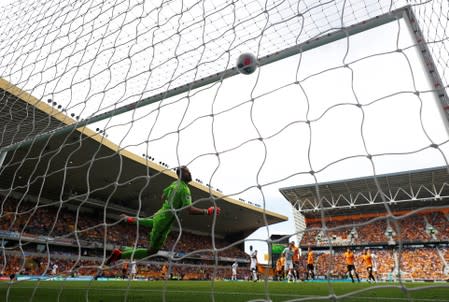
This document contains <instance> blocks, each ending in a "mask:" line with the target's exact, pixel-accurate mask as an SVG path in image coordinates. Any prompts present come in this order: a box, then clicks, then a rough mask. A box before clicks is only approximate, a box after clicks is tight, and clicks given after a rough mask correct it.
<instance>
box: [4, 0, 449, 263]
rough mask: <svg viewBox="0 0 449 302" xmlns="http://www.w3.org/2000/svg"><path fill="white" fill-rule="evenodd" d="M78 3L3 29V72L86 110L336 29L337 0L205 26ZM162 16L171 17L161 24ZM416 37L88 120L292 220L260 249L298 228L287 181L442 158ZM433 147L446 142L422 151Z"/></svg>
mask: <svg viewBox="0 0 449 302" xmlns="http://www.w3.org/2000/svg"><path fill="white" fill-rule="evenodd" d="M9 1H10V2H11V3H14V0H9ZM271 2H272V1H270V3H271ZM293 2H294V1H292V3H293ZM381 2H382V1H381ZM6 3H7V1H5V0H3V1H2V5H3V4H6ZM15 3H18V5H24V4H23V3H24V2H23V1H16V2H15ZM83 3H87V2H86V1H79V2H77V4H78V6H75V5H74V8H73V9H74V10H75V8H76V9H77V10H76V11H77V14H75V13H67V14H65V13H64V12H65V9H67V8H66V7H65V8H62V7H60V8H58V9H54V8H53V7H51V6H50V4H48V5H49V6H48V7H45V6H43V11H45V13H44V14H46V15H48V18H47V19H48V20H52V21H51V22H49V21H46V20H47V19H44V20H41V21H40V22H38V24H37V25H36V24H35V23H36V22H34V23H30V24H26V22H24V23H23V29H22V28H20V27H19V28H17V27H11V28H10V30H11V31H13V30H15V31H17V33H15V34H10V35H9V36H8V37H10V39H14V38H15V37H21V34H19V33H22V32H23V33H24V34H23V36H22V37H21V39H19V38H17V40H14V42H12V43H11V42H9V43H8V44H4V45H2V44H1V43H2V42H1V41H2V39H1V37H2V36H0V49H2V46H3V49H4V52H3V53H2V52H0V74H3V75H7V78H9V79H10V80H11V82H13V83H20V84H18V86H19V87H22V88H24V89H26V90H27V91H29V92H30V93H32V94H33V95H35V96H37V97H40V98H42V99H43V100H45V99H47V98H52V99H53V100H55V101H57V102H58V104H61V105H63V107H64V108H67V113H68V114H70V113H75V114H76V115H79V116H81V117H84V118H87V117H89V116H91V115H97V114H99V113H104V112H107V111H109V110H111V109H113V108H116V107H120V106H123V105H126V104H132V102H135V101H137V100H140V99H142V98H146V97H149V96H152V95H156V94H157V93H164V92H165V91H167V90H169V89H171V88H173V87H176V86H179V85H182V84H184V83H189V82H190V81H192V80H196V79H199V78H202V77H204V76H207V75H210V74H214V73H216V72H220V71H223V70H224V69H228V68H231V67H233V66H234V65H235V61H236V57H237V56H238V54H239V53H242V52H251V53H254V54H255V55H259V57H260V56H263V55H266V54H268V53H271V52H274V51H279V50H282V49H283V48H285V47H288V46H291V45H293V44H294V43H296V42H298V41H301V42H302V41H306V40H307V39H310V38H313V37H315V36H316V35H318V34H322V33H323V32H326V28H333V27H335V26H338V25H341V21H342V19H341V18H340V17H339V15H338V14H337V12H336V10H337V8H338V5H341V4H342V3H343V1H334V2H333V3H331V4H330V5H328V6H326V5H324V4H322V7H317V8H316V9H315V8H314V7H313V6H311V5H309V6H308V7H307V5H308V3H313V1H303V2H301V3H302V5H305V7H304V8H302V11H304V12H310V14H309V15H307V14H305V15H306V16H307V18H304V19H303V20H301V19H298V18H296V19H295V18H293V17H292V16H295V12H296V11H295V9H293V8H292V5H290V6H289V5H286V3H289V2H288V1H284V2H282V3H283V5H280V6H277V7H275V8H273V9H270V10H269V11H270V17H269V18H268V19H267V18H266V16H264V14H261V15H258V14H254V11H257V10H258V9H261V8H263V6H264V4H265V2H264V1H247V4H248V5H247V7H245V9H247V10H248V11H244V10H243V7H241V9H242V10H235V11H233V10H232V9H233V7H232V6H223V7H222V8H221V11H220V12H221V13H217V14H214V15H210V16H209V17H208V18H206V20H208V21H207V22H204V23H201V22H197V21H196V20H198V16H202V13H203V12H202V11H201V9H200V8H201V7H196V6H195V7H192V9H191V10H189V11H186V12H184V13H183V14H180V15H179V17H177V18H170V17H169V16H173V12H176V11H177V9H178V10H179V9H181V8H179V7H176V4H173V6H172V7H169V8H170V9H168V8H167V11H165V10H163V11H162V12H160V14H156V13H155V12H154V11H152V10H151V8H148V7H143V6H138V5H137V6H134V7H131V8H130V7H122V6H120V5H119V6H118V7H117V8H116V9H115V10H112V11H106V10H105V11H103V12H98V11H97V10H96V9H95V8H92V7H91V8H90V9H87V8H86V7H85V6H84V5H82V4H83ZM93 3H95V1H93ZM186 3H187V2H186ZM347 3H350V4H351V5H348V7H346V10H345V18H344V21H346V22H353V21H354V20H356V21H361V20H362V19H364V18H367V17H369V15H367V14H366V13H364V12H363V7H364V6H363V5H362V6H361V7H360V6H358V5H356V4H357V3H359V2H357V1H348V2H347ZM373 3H376V5H378V3H379V2H378V1H366V2H365V3H364V5H365V6H366V7H369V5H370V4H373ZM383 3H384V4H385V3H386V4H388V3H389V2H388V1H383ZM45 5H47V4H45ZM379 6H380V5H379ZM398 6H399V4H398ZM324 8H325V9H324ZM375 8H376V9H377V8H378V7H377V6H376V7H375ZM211 9H212V8H211ZM251 9H252V11H251ZM351 9H352V12H351ZM30 11H31V10H30ZM67 11H70V10H68V9H67ZM126 11H129V14H125V13H123V12H126ZM334 11H335V12H334ZM233 12H235V16H234V18H236V19H237V20H238V21H239V22H240V23H239V22H237V21H236V19H233ZM32 13H34V11H33V12H30V14H32ZM96 14H98V15H96ZM165 14H166V15H165ZM373 14H374V15H375V13H373ZM143 16H144V17H145V18H143ZM250 16H254V18H253V19H249V17H250ZM346 16H347V17H346ZM139 17H142V18H141V19H139ZM146 17H148V18H146ZM371 17H372V16H371ZM70 18H73V21H71V22H67V21H66V20H67V19H70ZM107 18H111V20H113V21H109V22H106V21H105V20H107ZM157 18H159V23H160V24H163V26H161V27H157V28H155V27H154V20H155V19H157ZM80 20H82V21H80ZM133 20H134V21H133ZM135 20H142V21H140V22H137V21H135ZM199 20H201V19H199ZM311 20H312V21H313V22H312V21H311ZM0 22H1V21H0ZM81 22H84V24H89V26H82V23H81ZM269 23H270V24H272V26H266V24H269ZM317 23H318V24H317ZM320 23H321V24H320ZM47 24H50V25H48V26H47ZM189 24H194V25H192V26H189ZM21 25H22V24H21ZM91 28H95V30H93V31H92V30H91ZM204 28H207V31H206V30H204ZM27 30H28V31H29V32H33V31H34V32H36V33H37V32H39V31H40V32H41V33H42V32H47V34H40V35H42V36H43V37H47V38H42V39H39V38H38V39H34V36H35V35H32V34H28V31H27ZM178 33H181V34H178ZM254 33H255V34H254ZM262 33H263V34H262ZM298 33H300V34H299V35H298ZM37 36H39V35H37ZM26 39H28V41H27V42H26V43H25V42H22V41H25V40H26ZM51 39H53V40H51ZM3 41H6V40H5V39H4V40H3ZM50 41H52V42H50ZM205 41H208V43H207V44H205V45H207V46H205V47H203V42H205ZM412 44H413V42H412V40H411V38H410V34H409V32H408V30H407V27H406V25H405V23H404V22H392V23H390V24H388V25H386V26H382V27H379V28H377V29H373V30H370V31H369V32H365V33H362V34H358V35H355V36H351V37H349V38H345V39H342V40H339V41H336V42H334V43H331V44H328V45H325V46H322V47H320V48H317V49H314V50H310V51H307V52H304V53H302V54H300V55H295V56H291V57H289V58H286V59H283V60H281V61H278V62H276V63H272V64H269V65H265V66H262V67H260V68H258V69H257V70H256V72H255V73H254V74H251V75H242V74H239V75H236V76H234V77H231V78H228V79H225V80H223V81H221V82H217V83H214V84H210V85H206V86H204V87H202V88H200V89H196V90H191V91H189V92H188V93H184V94H180V95H177V96H174V97H171V98H164V99H163V100H162V101H161V102H157V103H155V104H152V105H148V106H146V107H142V108H139V109H137V110H132V111H130V112H128V113H125V114H121V115H118V116H114V117H113V118H110V119H106V120H104V121H101V122H98V123H95V124H91V125H90V126H89V127H90V128H92V129H96V128H99V129H105V131H106V134H107V138H108V139H110V140H112V141H113V142H114V143H116V144H118V145H120V146H121V147H123V148H125V149H127V150H130V151H132V152H135V153H136V154H146V155H148V156H152V157H154V158H155V161H156V162H159V161H161V162H164V163H167V164H168V165H169V166H170V167H175V166H178V165H180V164H188V165H189V167H190V169H191V171H192V174H193V178H194V179H196V178H198V179H201V180H202V181H203V183H208V184H210V185H211V186H212V187H214V188H219V189H220V190H221V191H223V193H224V194H226V195H229V196H231V197H233V198H236V199H239V198H242V199H244V200H246V201H251V202H254V203H257V204H260V205H262V206H264V207H266V209H268V210H271V211H274V212H278V213H281V214H284V215H286V216H288V217H289V221H288V222H285V223H280V224H277V225H274V226H270V227H269V228H268V229H267V228H262V229H260V230H258V231H256V232H255V233H254V234H252V235H251V236H250V238H249V239H251V240H261V241H251V240H248V243H247V244H246V249H247V248H248V246H249V245H254V246H256V248H258V249H259V250H260V251H264V250H266V245H265V244H264V243H263V242H262V241H263V240H265V239H267V238H268V236H269V235H271V234H286V235H293V234H294V233H295V229H294V225H293V216H292V211H291V206H290V205H289V203H288V202H287V201H286V200H285V199H284V198H283V197H282V196H281V194H280V193H279V188H282V187H288V186H295V185H304V184H313V183H315V181H317V182H325V181H331V180H340V179H346V178H354V177H361V176H367V175H373V173H374V172H375V173H376V174H383V173H391V172H398V171H404V170H410V169H419V168H425V167H430V166H440V165H444V164H445V156H446V154H447V144H446V143H445V141H446V140H447V138H448V137H447V136H448V135H447V132H446V130H445V126H444V123H443V121H442V119H441V117H440V113H439V111H438V107H437V105H436V104H437V102H436V99H435V95H434V93H433V92H429V90H430V89H431V88H430V85H429V82H428V80H427V78H426V74H425V72H424V69H423V66H422V63H421V61H420V59H419V57H418V55H417V50H416V49H415V48H413V47H411V45H412ZM37 45H39V47H37ZM398 50H401V51H398ZM440 55H441V57H440V59H442V60H443V61H445V59H447V58H445V57H444V54H441V53H440ZM446 61H447V60H446ZM9 62H15V64H11V63H9ZM149 66H150V67H151V68H150V69H149ZM416 91H419V92H420V93H419V94H416V93H415V92H416ZM432 143H435V144H437V145H438V146H439V147H440V148H439V149H431V148H430V149H429V148H426V147H427V146H429V145H430V144H432ZM217 154H218V156H217ZM367 154H373V155H376V156H375V157H374V158H373V159H372V160H369V159H368V158H366V155H367ZM311 170H313V171H315V172H316V173H315V174H314V176H312V175H311V174H310V173H308V172H309V171H311ZM315 178H316V179H315ZM268 232H269V233H268ZM262 256H263V252H262V253H259V257H262ZM259 260H260V261H262V262H263V259H262V258H260V259H259Z"/></svg>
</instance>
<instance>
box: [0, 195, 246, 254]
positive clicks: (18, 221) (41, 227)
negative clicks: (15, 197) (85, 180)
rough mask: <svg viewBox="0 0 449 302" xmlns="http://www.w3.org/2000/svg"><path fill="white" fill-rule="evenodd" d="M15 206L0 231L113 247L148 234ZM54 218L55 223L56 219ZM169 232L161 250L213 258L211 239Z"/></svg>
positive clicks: (219, 244) (226, 248)
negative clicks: (198, 253) (192, 253)
mask: <svg viewBox="0 0 449 302" xmlns="http://www.w3.org/2000/svg"><path fill="white" fill-rule="evenodd" d="M16 205H17V202H16V203H13V202H9V203H5V204H4V207H3V214H2V215H1V219H0V228H1V229H2V230H7V231H10V232H19V233H22V234H35V235H45V236H49V237H56V238H58V237H59V238H64V239H71V240H72V241H73V242H74V243H75V244H76V240H77V239H78V240H84V241H86V242H99V243H103V242H104V241H105V240H106V242H107V243H109V244H111V245H114V246H133V245H134V243H135V242H137V246H146V242H147V240H148V238H147V233H148V230H147V229H146V228H144V227H143V226H140V227H139V228H137V226H136V225H133V224H127V223H124V222H120V221H118V220H115V221H114V220H111V219H106V223H105V221H103V219H102V218H101V217H100V218H99V217H98V215H93V214H86V213H83V214H79V213H76V212H74V211H70V210H67V209H61V210H58V208H57V207H53V206H39V207H33V205H31V204H29V203H22V207H21V208H19V209H17V208H16ZM55 218H56V219H55ZM178 235H179V232H175V231H174V232H172V233H171V234H170V235H169V237H168V239H167V240H166V242H165V245H164V246H163V248H162V249H163V250H168V251H171V250H172V249H173V250H174V251H175V252H178V253H190V252H194V251H196V250H200V249H201V250H210V252H203V253H202V255H204V254H208V255H212V253H211V252H212V250H213V244H212V237H211V236H199V235H193V234H191V233H187V232H182V234H181V237H180V239H179V240H178ZM214 241H215V248H217V249H220V250H221V251H220V252H219V255H218V256H221V257H228V258H246V257H247V255H246V254H245V253H244V252H243V251H242V250H241V249H239V248H237V247H235V246H230V243H229V242H226V241H225V240H222V239H220V238H217V237H215V238H214Z"/></svg>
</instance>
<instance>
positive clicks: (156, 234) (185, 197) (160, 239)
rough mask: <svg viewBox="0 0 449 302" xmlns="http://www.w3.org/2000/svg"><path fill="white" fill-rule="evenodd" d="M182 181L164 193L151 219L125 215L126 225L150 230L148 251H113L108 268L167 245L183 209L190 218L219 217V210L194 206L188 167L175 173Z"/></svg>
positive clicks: (107, 263) (141, 256)
mask: <svg viewBox="0 0 449 302" xmlns="http://www.w3.org/2000/svg"><path fill="white" fill-rule="evenodd" d="M176 174H177V175H178V178H179V180H176V181H174V182H173V183H172V184H171V185H169V186H168V187H167V188H165V189H164V191H163V193H162V201H163V205H162V208H161V209H160V210H159V211H157V212H156V213H155V214H154V215H153V216H152V217H151V218H135V217H130V216H126V215H122V217H123V218H124V219H125V221H126V222H127V223H130V224H137V223H138V224H139V225H141V226H145V227H148V228H150V229H151V231H150V233H149V234H148V242H149V247H148V248H134V247H124V248H122V249H121V250H119V249H114V250H113V251H112V254H111V256H109V258H108V259H107V260H106V265H109V264H111V263H113V262H115V261H117V260H119V259H130V258H131V256H132V255H133V254H134V257H133V258H134V259H142V258H145V257H148V256H150V255H153V254H155V253H157V252H158V251H159V249H160V248H161V247H162V246H163V245H164V242H165V240H166V239H167V236H168V234H169V233H170V230H171V226H172V224H173V222H174V221H175V219H176V218H175V214H174V211H175V210H178V209H180V208H182V207H187V211H188V213H189V214H190V215H213V214H216V215H219V214H220V208H218V207H210V208H208V209H200V208H196V207H194V206H192V197H191V194H190V189H189V187H188V185H187V184H188V183H189V182H190V181H191V180H192V175H191V174H190V171H189V169H188V168H187V167H186V166H182V167H180V168H178V169H177V170H176Z"/></svg>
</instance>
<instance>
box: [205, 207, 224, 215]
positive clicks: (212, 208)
mask: <svg viewBox="0 0 449 302" xmlns="http://www.w3.org/2000/svg"><path fill="white" fill-rule="evenodd" d="M220 211H221V210H220V208H219V207H210V208H209V209H207V215H209V216H210V215H212V214H214V212H215V213H216V214H217V215H220Z"/></svg>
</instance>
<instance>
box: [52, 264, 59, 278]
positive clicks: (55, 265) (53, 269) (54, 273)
mask: <svg viewBox="0 0 449 302" xmlns="http://www.w3.org/2000/svg"><path fill="white" fill-rule="evenodd" d="M57 270H58V265H57V264H56V263H55V264H53V266H52V267H51V273H52V274H53V275H56V271H57Z"/></svg>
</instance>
